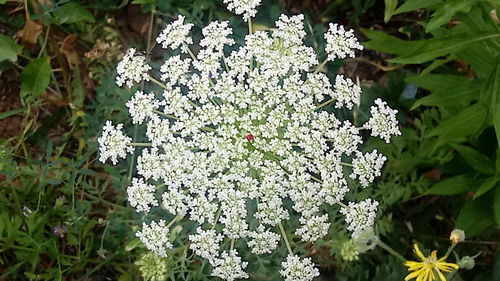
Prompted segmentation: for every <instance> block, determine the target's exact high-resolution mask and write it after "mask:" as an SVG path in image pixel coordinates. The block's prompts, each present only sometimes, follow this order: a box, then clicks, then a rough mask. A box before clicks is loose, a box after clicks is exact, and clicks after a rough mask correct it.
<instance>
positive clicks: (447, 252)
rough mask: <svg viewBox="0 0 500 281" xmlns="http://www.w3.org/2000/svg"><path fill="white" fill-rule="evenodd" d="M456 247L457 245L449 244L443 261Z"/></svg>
mask: <svg viewBox="0 0 500 281" xmlns="http://www.w3.org/2000/svg"><path fill="white" fill-rule="evenodd" d="M456 245H457V244H455V243H451V245H450V247H448V250H447V251H446V255H444V259H446V258H448V256H449V255H450V254H451V252H452V251H453V249H454V248H455V246H456Z"/></svg>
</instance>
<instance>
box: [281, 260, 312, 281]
mask: <svg viewBox="0 0 500 281" xmlns="http://www.w3.org/2000/svg"><path fill="white" fill-rule="evenodd" d="M281 266H282V267H283V270H281V271H280V273H281V276H283V277H284V278H285V281H309V280H312V279H314V277H318V276H319V270H318V269H317V268H315V267H314V265H313V263H312V261H311V258H304V259H301V258H300V257H298V256H292V255H288V257H287V258H286V261H284V262H282V263H281Z"/></svg>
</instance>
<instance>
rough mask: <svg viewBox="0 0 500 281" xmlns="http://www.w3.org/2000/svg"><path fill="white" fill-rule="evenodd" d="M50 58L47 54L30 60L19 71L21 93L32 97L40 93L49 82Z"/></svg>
mask: <svg viewBox="0 0 500 281" xmlns="http://www.w3.org/2000/svg"><path fill="white" fill-rule="evenodd" d="M51 71H52V68H51V67H50V59H49V57H47V56H44V57H41V58H37V59H35V60H33V61H31V62H30V63H29V64H28V65H27V66H26V67H25V68H24V69H23V72H21V75H20V79H21V95H22V96H24V97H26V96H28V95H32V96H34V97H36V96H38V95H40V94H42V93H43V92H44V91H45V88H47V87H48V86H49V82H50V72H51Z"/></svg>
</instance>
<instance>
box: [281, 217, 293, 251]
mask: <svg viewBox="0 0 500 281" xmlns="http://www.w3.org/2000/svg"><path fill="white" fill-rule="evenodd" d="M278 227H279V229H280V231H281V236H282V237H283V240H284V241H285V245H286V248H287V249H288V254H290V255H291V256H293V252H292V247H290V242H288V237H287V236H286V232H285V229H284V228H283V224H282V223H281V222H279V223H278Z"/></svg>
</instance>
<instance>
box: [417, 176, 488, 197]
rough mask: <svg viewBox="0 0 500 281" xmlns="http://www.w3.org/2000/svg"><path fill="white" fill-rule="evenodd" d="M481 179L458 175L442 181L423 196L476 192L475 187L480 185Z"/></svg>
mask: <svg viewBox="0 0 500 281" xmlns="http://www.w3.org/2000/svg"><path fill="white" fill-rule="evenodd" d="M481 181H482V180H481V179H473V178H471V177H469V176H467V175H459V176H455V177H451V178H447V179H444V180H442V181H440V182H438V183H437V184H435V185H434V186H432V187H431V188H430V189H429V190H427V191H426V192H425V194H433V195H453V194H459V193H463V192H466V191H471V190H476V186H477V185H478V184H480V183H481Z"/></svg>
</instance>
